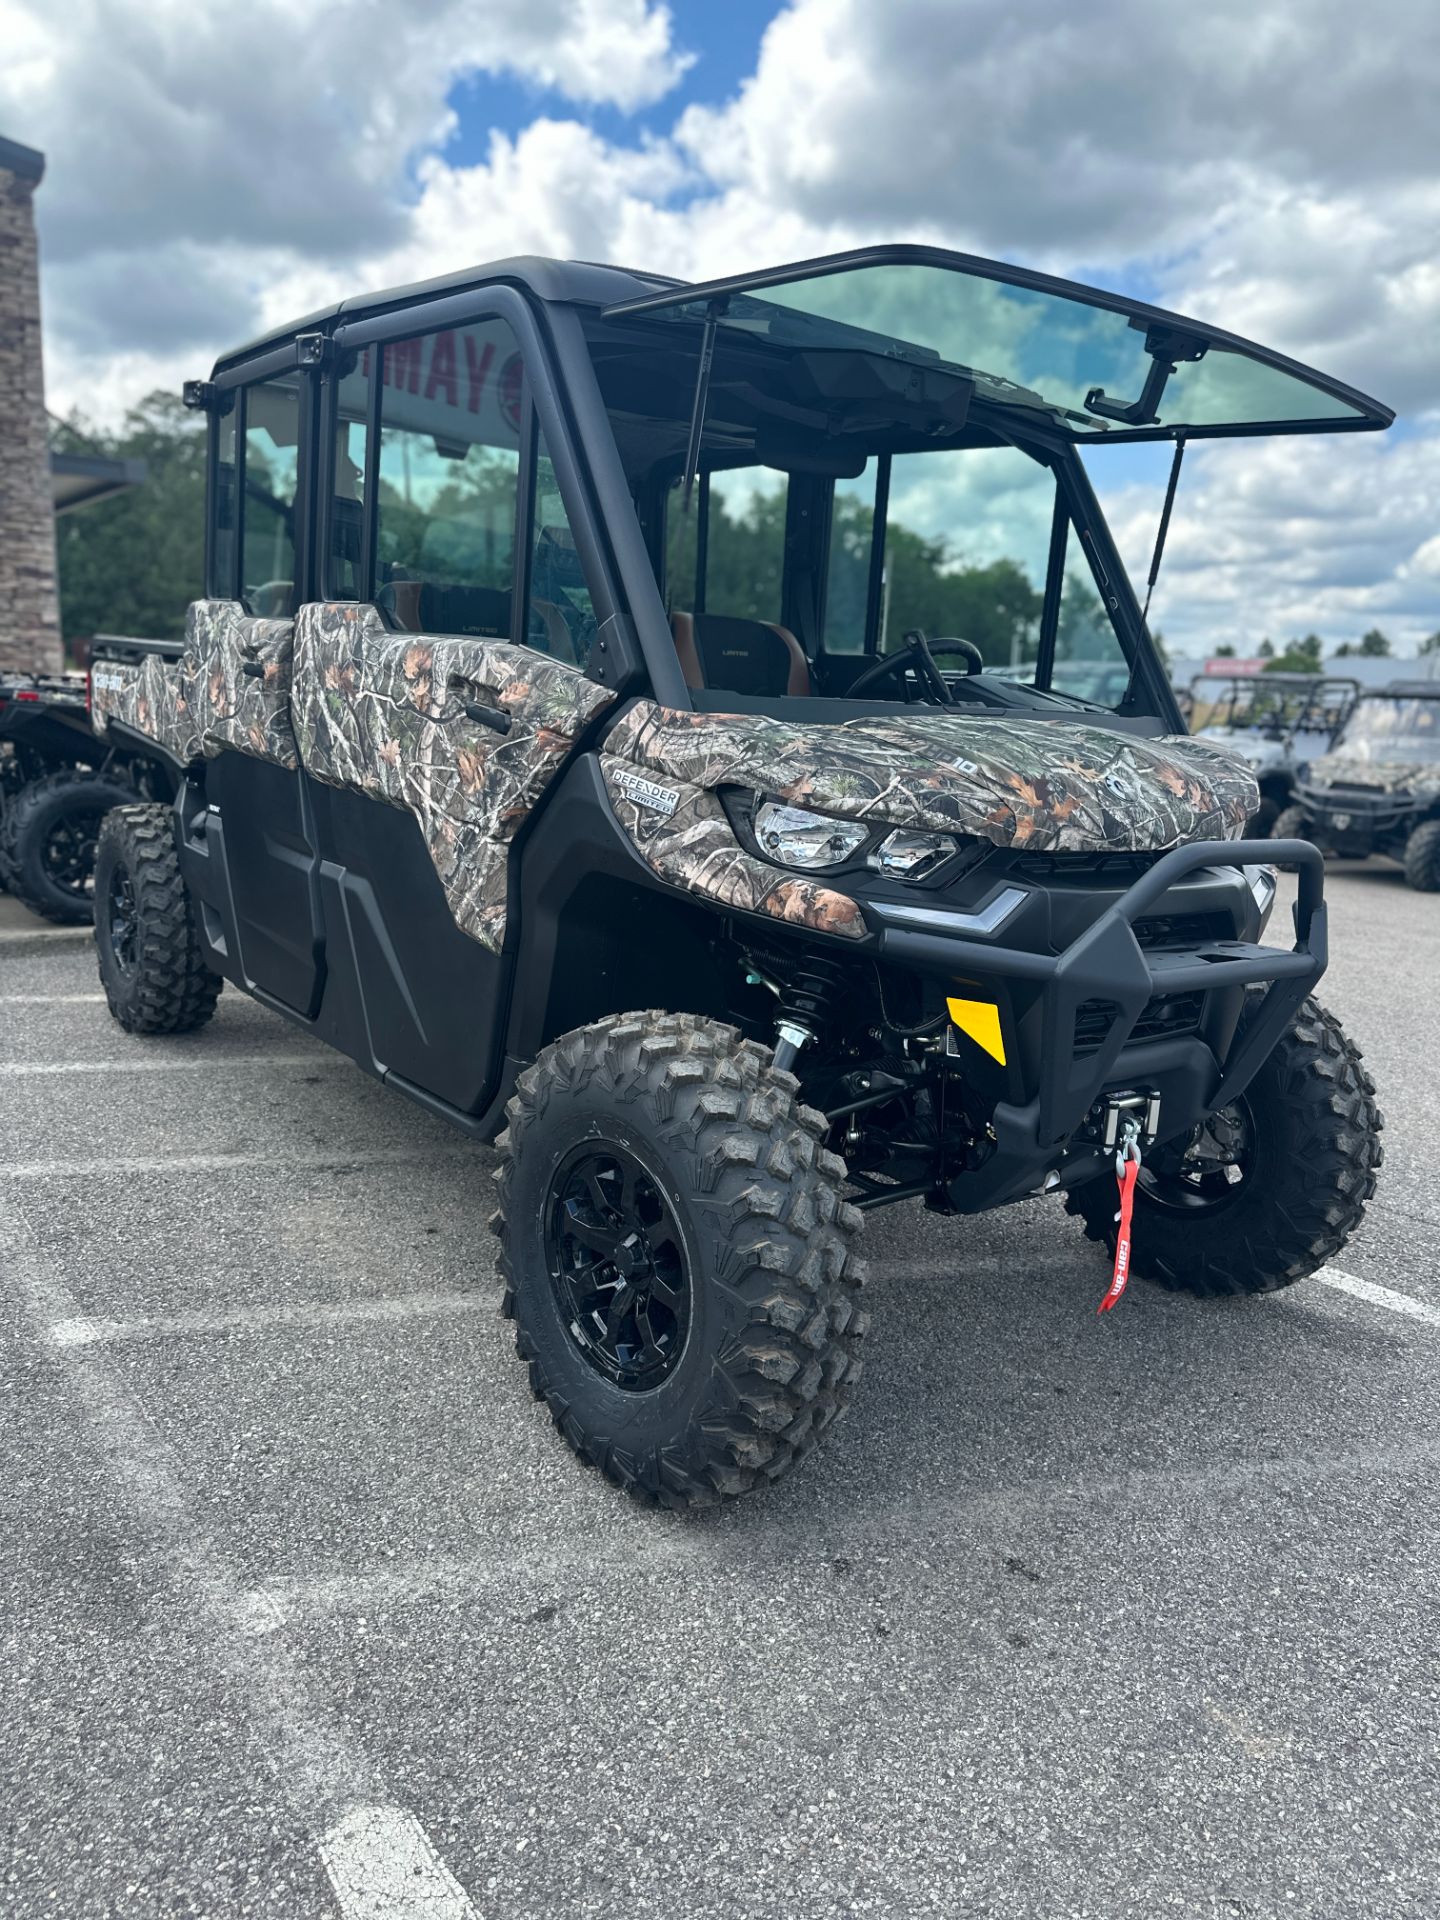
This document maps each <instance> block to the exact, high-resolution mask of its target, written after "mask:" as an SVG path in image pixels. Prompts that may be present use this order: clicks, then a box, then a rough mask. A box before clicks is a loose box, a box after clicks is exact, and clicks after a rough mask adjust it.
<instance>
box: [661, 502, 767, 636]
mask: <svg viewBox="0 0 1440 1920" xmlns="http://www.w3.org/2000/svg"><path fill="white" fill-rule="evenodd" d="M789 484H790V482H789V477H788V475H786V474H783V473H779V472H777V471H776V470H775V469H774V468H773V467H741V468H736V469H734V470H733V471H730V472H720V473H712V474H710V475H708V476H707V477H706V478H705V479H704V480H703V481H702V482H700V483H698V484H697V485H696V487H695V490H694V492H693V493H692V494H691V497H690V507H689V511H688V512H687V511H686V509H685V507H684V504H683V499H682V495H681V491H680V483H679V482H678V481H677V482H676V483H675V485H674V486H673V487H672V488H671V490H670V499H669V504H668V507H667V509H666V519H665V532H666V555H665V582H666V599H667V601H668V603H669V611H670V612H671V613H677V612H678V613H716V614H728V615H729V616H731V617H732V618H733V619H737V620H762V621H775V620H779V618H780V612H781V604H782V600H783V597H784V575H785V503H786V495H787V492H788V489H789Z"/></svg>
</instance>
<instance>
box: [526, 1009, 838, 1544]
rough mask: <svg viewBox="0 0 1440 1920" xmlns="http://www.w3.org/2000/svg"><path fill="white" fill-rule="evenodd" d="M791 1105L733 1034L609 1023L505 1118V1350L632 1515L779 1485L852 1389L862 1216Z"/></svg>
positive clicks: (580, 1037) (616, 1018)
mask: <svg viewBox="0 0 1440 1920" xmlns="http://www.w3.org/2000/svg"><path fill="white" fill-rule="evenodd" d="M796 1091H797V1083H796V1081H795V1079H794V1077H793V1076H792V1075H790V1074H787V1073H776V1072H774V1071H773V1070H772V1068H771V1065H770V1055H769V1053H768V1052H767V1051H766V1050H765V1049H764V1048H762V1047H759V1046H757V1045H756V1044H755V1043H754V1042H753V1041H749V1040H742V1039H741V1037H740V1035H739V1034H738V1033H737V1032H736V1031H735V1029H734V1028H733V1027H727V1026H721V1025H719V1024H718V1023H717V1022H715V1021H713V1020H704V1019H700V1018H698V1017H696V1016H694V1015H691V1014H666V1013H636V1014H617V1015H612V1016H611V1017H609V1018H608V1019H605V1020H600V1021H597V1022H596V1023H595V1025H593V1026H589V1027H582V1028H580V1029H578V1030H577V1031H576V1032H574V1033H569V1034H566V1035H565V1036H564V1037H563V1038H562V1039H560V1040H557V1041H556V1042H554V1044H553V1045H551V1046H549V1047H547V1048H546V1049H545V1050H544V1052H543V1053H542V1054H541V1055H540V1057H539V1059H538V1060H537V1061H536V1062H535V1064H534V1066H532V1067H530V1068H529V1069H528V1070H527V1071H526V1072H525V1073H523V1074H522V1075H521V1076H520V1079H519V1082H518V1083H517V1089H516V1093H515V1097H514V1099H513V1100H512V1101H511V1102H510V1105H509V1108H508V1109H507V1120H508V1125H507V1127H506V1129H505V1131H504V1133H502V1134H501V1136H500V1138H499V1141H498V1142H497V1146H498V1148H499V1152H500V1167H499V1170H498V1173H497V1176H496V1177H497V1179H498V1180H499V1183H500V1201H501V1210H500V1213H499V1214H498V1215H497V1216H496V1221H495V1230H496V1232H497V1233H498V1235H499V1237H500V1256H499V1265H500V1273H501V1277H502V1279H503V1281H504V1286H505V1296H504V1303H503V1309H502V1310H503V1312H504V1313H505V1314H506V1315H507V1316H509V1317H511V1318H513V1319H514V1321H515V1349H516V1352H517V1353H518V1354H519V1355H520V1357H521V1359H522V1360H524V1361H525V1362H526V1364H527V1366H528V1367H529V1371H530V1384H531V1387H532V1389H533V1391H534V1392H535V1394H536V1396H537V1397H538V1398H539V1399H542V1400H544V1401H545V1403H546V1404H547V1406H548V1407H549V1409H550V1413H551V1417H552V1418H553V1420H554V1422H555V1425H556V1426H557V1427H558V1428H559V1429H560V1432H561V1433H562V1434H563V1435H564V1436H565V1438H566V1440H568V1441H569V1443H570V1445H571V1446H572V1447H573V1448H574V1449H575V1451H576V1452H577V1453H578V1454H579V1455H580V1456H581V1457H582V1459H585V1460H587V1461H589V1462H590V1463H591V1464H592V1465H594V1466H595V1467H597V1468H598V1469H599V1470H600V1472H601V1473H603V1474H604V1475H605V1477H606V1478H607V1479H608V1480H611V1481H613V1482H614V1484H615V1485H616V1486H619V1487H622V1488H623V1489H624V1490H625V1491H626V1492H627V1493H628V1494H630V1495H631V1497H632V1498H634V1499H636V1500H638V1501H640V1502H642V1503H643V1504H645V1505H649V1506H662V1507H672V1508H683V1507H693V1506H702V1505H708V1504H710V1503H711V1502H713V1501H715V1500H717V1499H719V1498H724V1497H731V1496H735V1495H738V1494H742V1493H748V1492H749V1491H751V1490H752V1489H753V1488H756V1487H760V1486H763V1485H764V1484H766V1483H767V1482H768V1481H772V1480H777V1479H779V1478H780V1476H781V1475H782V1474H784V1473H787V1472H788V1471H789V1470H790V1468H791V1467H793V1466H794V1465H795V1463H796V1461H798V1460H800V1459H801V1458H803V1456H804V1455H805V1454H806V1453H808V1452H809V1451H810V1449H811V1448H812V1447H813V1446H814V1444H815V1441H816V1440H817V1438H818V1437H819V1435H820V1434H821V1433H822V1432H823V1431H824V1430H825V1428H826V1427H828V1426H829V1425H830V1423H831V1422H832V1421H833V1420H834V1419H835V1418H836V1417H837V1415H839V1414H840V1413H842V1412H843V1411H844V1409H845V1406H846V1404H847V1402H848V1401H849V1399H850V1393H851V1389H852V1387H853V1386H854V1384H855V1381H856V1379H857V1378H858V1376H859V1372H860V1360H859V1353H858V1347H859V1342H860V1338H861V1335H862V1334H863V1332H864V1330H865V1327H866V1325H867V1323H868V1317H869V1316H868V1315H866V1314H865V1313H863V1312H862V1311H861V1309H860V1305H859V1289H860V1284H861V1280H862V1278H863V1269H862V1267H861V1263H860V1261H859V1260H858V1259H857V1258H856V1256H855V1253H854V1252H853V1242H854V1240H855V1237H856V1235H857V1234H858V1232H859V1230H860V1225H861V1218H862V1216H861V1214H860V1212H859V1210H858V1209H857V1208H855V1207H853V1206H850V1205H849V1204H848V1203H847V1202H846V1201H845V1200H844V1198H843V1187H844V1180H845V1166H844V1162H843V1161H842V1160H840V1159H838V1158H837V1157H836V1155H834V1154H832V1153H828V1152H827V1151H826V1150H825V1148H824V1146H823V1145H822V1141H823V1137H824V1133H825V1122H824V1119H823V1117H822V1116H821V1115H820V1114H818V1113H815V1112H813V1111H812V1110H811V1109H810V1108H808V1107H804V1106H801V1104H800V1102H799V1100H798V1099H797V1097H796ZM627 1197H628V1198H629V1200H630V1201H632V1202H633V1204H631V1205H629V1208H628V1210H627ZM607 1246H608V1247H613V1248H615V1249H616V1251H615V1253H614V1255H613V1257H612V1256H611V1255H609V1254H607V1253H606V1252H605V1251H604V1249H605V1248H606V1247H607ZM597 1248H598V1249H599V1251H596V1249H597ZM640 1303H643V1304H640Z"/></svg>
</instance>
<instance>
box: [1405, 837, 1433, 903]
mask: <svg viewBox="0 0 1440 1920" xmlns="http://www.w3.org/2000/svg"><path fill="white" fill-rule="evenodd" d="M1404 867H1405V879H1406V881H1407V883H1408V884H1409V885H1410V886H1412V887H1414V888H1415V889H1416V890H1417V892H1420V893H1440V820H1426V821H1423V822H1422V823H1421V825H1420V826H1418V827H1416V829H1415V831H1414V832H1413V833H1412V834H1411V836H1410V838H1409V839H1408V840H1407V841H1406V842H1405V860H1404Z"/></svg>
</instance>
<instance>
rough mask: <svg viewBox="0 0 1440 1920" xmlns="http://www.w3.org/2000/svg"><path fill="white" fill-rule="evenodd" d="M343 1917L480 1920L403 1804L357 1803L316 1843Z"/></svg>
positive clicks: (351, 1919)
mask: <svg viewBox="0 0 1440 1920" xmlns="http://www.w3.org/2000/svg"><path fill="white" fill-rule="evenodd" d="M320 1858H321V1860H322V1861H323V1862H324V1863H325V1871H326V1873H327V1874H329V1876H330V1884H331V1886H332V1887H333V1888H334V1889H335V1898H336V1900H337V1901H338V1902H339V1905H340V1911H341V1912H342V1913H343V1914H344V1915H345V1920H479V1910H478V1908H476V1907H475V1906H473V1905H472V1904H471V1901H470V1899H469V1897H468V1895H467V1894H466V1892H465V1889H464V1888H463V1887H462V1886H461V1885H460V1882H459V1881H458V1880H457V1879H456V1878H455V1876H454V1874H453V1873H451V1871H450V1869H449V1868H448V1867H447V1866H446V1864H445V1862H444V1861H443V1860H442V1859H441V1858H440V1856H439V1854H438V1853H437V1852H436V1851H435V1847H434V1844H433V1843H432V1841H431V1839H430V1836H429V1834H428V1833H426V1831H425V1829H424V1828H423V1827H422V1826H421V1824H420V1822H419V1821H418V1820H417V1819H416V1818H415V1816H414V1814H413V1813H406V1811H405V1809H404V1808H403V1807H356V1808H354V1809H353V1811H352V1812H350V1813H348V1814H346V1816H345V1818H344V1819H343V1820H340V1821H338V1822H337V1823H336V1824H335V1825H334V1826H333V1827H331V1829H330V1831H329V1832H328V1833H327V1834H326V1835H325V1837H324V1839H323V1840H322V1841H321V1842H320Z"/></svg>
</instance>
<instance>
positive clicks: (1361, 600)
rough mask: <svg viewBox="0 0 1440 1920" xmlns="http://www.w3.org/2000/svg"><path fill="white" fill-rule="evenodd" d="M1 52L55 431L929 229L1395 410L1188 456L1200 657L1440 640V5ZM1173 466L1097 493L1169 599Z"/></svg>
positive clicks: (450, 17)
mask: <svg viewBox="0 0 1440 1920" xmlns="http://www.w3.org/2000/svg"><path fill="white" fill-rule="evenodd" d="M0 48H3V50H4V57H3V62H0V133H4V134H6V135H8V136H9V137H10V138H12V139H17V140H21V141H25V142H27V143H29V144H31V145H34V146H39V147H42V148H44V149H45V151H46V152H47V154H48V155H49V163H50V164H49V171H48V173H47V176H46V180H45V183H44V186H43V187H42V189H41V195H40V198H39V201H38V203H37V205H38V209H39V219H40V227H41V242H42V248H43V254H44V300H45V321H46V343H47V356H48V359H47V367H48V382H49V394H50V404H51V406H52V408H54V409H55V410H57V411H64V410H66V409H68V408H69V407H71V406H73V405H79V406H80V407H81V408H83V409H84V410H85V411H87V412H88V413H90V414H91V415H92V416H96V417H103V418H113V417H114V416H115V415H116V414H118V413H119V412H121V411H123V409H124V407H125V406H126V405H127V404H128V403H129V402H131V401H132V400H134V399H136V398H137V397H139V396H140V395H141V394H143V393H144V392H146V391H147V390H149V389H150V388H152V387H154V386H158V385H163V386H167V387H172V388H173V387H175V386H177V385H178V383H179V381H180V379H181V378H182V377H184V376H185V375H191V374H196V373H200V372H203V371H204V370H205V369H206V368H207V367H208V364H209V362H210V360H211V359H212V358H213V357H214V355H215V354H216V353H217V352H218V351H219V350H220V349H221V348H223V347H225V346H226V345H229V344H233V343H234V342H236V341H239V340H242V339H244V338H246V337H248V336H249V335H250V334H252V333H253V332H255V331H256V330H257V328H258V327H259V326H261V325H262V324H263V323H268V322H272V321H281V320H284V319H286V318H287V317H291V316H293V315H296V314H300V313H303V312H305V311H307V310H308V309H310V308H312V307H314V306H315V305H317V304H319V303H320V302H322V301H324V300H328V299H330V298H332V297H335V296H337V295H339V294H342V293H350V292H356V291H359V290H362V289H364V288H368V287H375V286H383V285H387V284H393V283H395V282H400V281H406V280H411V279H416V278H421V277H424V276H426V275H429V274H432V273H439V272H446V271H450V270H452V269H454V268H456V267H458V266H462V265H464V264H467V263H470V262H475V261H483V260H485V259H488V258H493V257H495V256H498V255H503V254H506V253H514V252H540V253H555V254H561V255H570V256H575V257H579V258H583V259H605V260H614V261H618V262H619V263H621V264H624V265H633V266H645V267H654V268H658V269H661V270H663V271H666V272H670V273H676V274H681V275H695V276H705V275H711V274H716V273H723V272H727V271H731V270H734V269H737V268H741V267H746V266H753V265H763V264H769V263H772V262H775V261H778V260H784V259H786V258H794V257H798V256H802V255H805V254H812V253H818V252H821V251H825V250H827V249H830V248H834V247H840V246H848V245H853V244H855V243H857V242H860V241H866V240H873V239H882V238H886V239H923V240H932V241H938V242H940V243H943V244H948V245H952V246H957V247H962V248H966V249H969V250H971V251H974V252H979V253H987V254H993V255H998V256H1000V257H1003V258H1007V259H1012V260H1021V261H1026V262H1029V263H1031V264H1034V265H1037V266H1041V267H1045V268H1049V269H1051V270H1054V271H1058V272H1062V273H1066V274H1071V275H1074V276H1076V277H1079V278H1083V279H1092V280H1095V281H1097V282H1099V283H1101V284H1104V285H1109V286H1115V287H1120V288H1122V289H1126V290H1133V291H1135V292H1138V293H1141V294H1143V295H1144V296H1145V297H1147V298H1150V299H1153V300H1156V301H1158V302H1159V303H1160V304H1162V305H1165V306H1173V307H1175V308H1178V309H1179V310H1180V311H1181V312H1190V313H1193V314H1195V315H1197V316H1199V317H1202V318H1207V319H1212V320H1215V321H1217V322H1219V323H1221V324H1223V325H1225V326H1228V327H1230V328H1232V329H1234V330H1235V331H1238V332H1240V333H1244V334H1251V335H1254V336H1256V337H1258V338H1260V339H1262V340H1265V341H1266V342H1268V343H1271V344H1273V345H1275V346H1278V347H1280V348H1282V349H1283V350H1285V351H1286V352H1288V353H1290V354H1292V355H1295V356H1296V357H1298V358H1300V359H1303V360H1310V361H1313V362H1314V363H1316V364H1317V365H1319V366H1321V367H1323V368H1325V369H1326V370H1327V371H1331V372H1334V373H1337V374H1339V375H1341V376H1343V377H1344V378H1346V379H1348V380H1350V381H1351V382H1352V383H1353V384H1355V385H1356V386H1359V387H1360V388H1362V389H1363V390H1365V391H1367V392H1370V393H1374V394H1376V395H1377V396H1378V397H1379V398H1381V399H1382V400H1385V401H1387V402H1388V403H1389V404H1391V405H1393V406H1395V407H1396V408H1397V409H1398V410H1399V413H1400V420H1399V423H1398V424H1397V426H1396V427H1395V428H1394V429H1392V430H1391V432H1390V433H1388V434H1386V435H1384V436H1379V435H1366V436H1361V435H1357V436H1353V437H1348V438H1347V437H1344V436H1341V437H1336V438H1334V439H1330V438H1317V439H1310V440H1305V439H1300V440H1294V441H1289V442H1287V441H1270V442H1254V443H1245V442H1236V443H1234V444H1231V445H1221V446H1218V447H1212V448H1206V449H1200V448H1197V449H1196V450H1195V452H1194V453H1193V454H1192V455H1191V457H1190V459H1189V460H1188V461H1187V470H1188V478H1187V484H1186V485H1185V487H1184V488H1183V491H1182V496H1181V509H1180V510H1179V512H1178V513H1177V518H1176V522H1175V525H1174V528H1173V531H1172V535H1171V543H1170V549H1169V553H1168V555H1167V560H1166V573H1165V577H1164V580H1163V582H1162V586H1161V589H1160V592H1159V594H1158V596H1157V600H1156V619H1157V624H1158V625H1160V626H1162V627H1163V628H1164V629H1165V631H1166V632H1167V634H1168V635H1170V637H1171V638H1172V640H1176V641H1179V642H1181V643H1183V644H1188V645H1191V646H1194V647H1198V648H1201V649H1205V648H1208V647H1209V646H1211V645H1213V644H1217V643H1218V642H1220V641H1222V640H1228V641H1230V642H1232V643H1233V644H1236V645H1237V646H1238V647H1239V649H1240V650H1241V651H1242V652H1243V651H1246V650H1247V649H1248V648H1249V646H1250V645H1251V644H1252V643H1253V642H1254V641H1255V640H1257V639H1258V638H1259V637H1260V636H1261V635H1265V634H1269V635H1272V636H1273V637H1275V638H1276V639H1277V640H1279V639H1283V638H1284V637H1286V636H1288V635H1291V634H1295V633H1300V632H1304V631H1306V630H1308V629H1311V628H1314V629H1316V630H1318V631H1319V632H1321V633H1323V634H1324V635H1326V636H1327V638H1328V639H1330V640H1332V641H1339V640H1343V639H1347V638H1355V637H1357V636H1358V635H1359V634H1360V633H1361V632H1362V631H1363V630H1364V629H1365V628H1367V627H1369V626H1372V625H1379V626H1381V627H1383V628H1384V629H1385V630H1386V631H1387V632H1388V633H1390V635H1391V636H1392V638H1393V639H1394V640H1395V641H1396V642H1397V645H1399V646H1400V647H1402V648H1403V649H1405V650H1409V649H1410V648H1412V647H1413V646H1414V644H1415V642H1416V640H1417V639H1418V638H1419V637H1420V636H1422V635H1424V634H1427V633H1430V632H1432V631H1434V630H1435V629H1436V628H1437V627H1440V113H1437V105H1436V103H1437V101H1440V7H1437V6H1435V5H1434V4H1433V0H1371V3H1370V4H1369V5H1368V6H1366V7H1365V8H1363V9H1360V10H1357V9H1356V8H1355V7H1354V6H1353V4H1351V3H1350V0H1343V3H1342V0H1288V3H1286V0H1281V3H1277V0H1207V4H1206V6H1205V7H1203V8H1187V9H1174V8H1168V7H1163V6H1157V5H1156V4H1155V0H1092V3H1091V4H1090V5H1088V6H1085V7H1076V6H1075V5H1074V4H1073V0H1026V3H1025V4H1024V5H1020V6H1017V5H1015V4H1014V3H1013V0H788V4H782V3H781V0H680V3H679V4H675V5H672V6H670V7H668V8H667V7H665V6H662V5H658V4H654V0H408V3H407V0H347V4H344V5H339V6H337V5H335V4H333V3H328V4H322V3H321V0H283V4H281V0H249V4H247V5H245V6H243V7H237V6H235V5H233V4H231V3H230V0H226V3H225V4H223V5H221V4H217V0H183V3H182V0H66V4H65V5H64V6H63V7H61V6H57V5H56V4H55V3H54V0H0ZM1164 458H1165V456H1164V454H1163V453H1162V454H1159V455H1157V456H1156V458H1155V459H1154V460H1151V461H1142V460H1139V459H1137V458H1135V457H1134V456H1126V457H1125V463H1124V465H1123V467H1122V466H1120V465H1118V464H1114V465H1112V466H1111V467H1110V468H1109V469H1108V470H1107V467H1106V464H1105V460H1104V456H1103V455H1100V456H1096V457H1095V459H1094V461H1093V464H1092V469H1091V470H1092V474H1093V477H1094V478H1095V481H1096V484H1097V485H1098V486H1099V487H1100V489H1101V491H1102V494H1103V495H1104V497H1105V498H1106V501H1107V504H1108V506H1109V508H1110V511H1111V514H1112V518H1113V519H1114V521H1115V523H1116V526H1117V530H1118V531H1119V532H1120V534H1121V538H1122V541H1123V543H1124V544H1125V545H1126V548H1127V551H1128V552H1129V554H1130V555H1131V558H1132V562H1134V563H1135V564H1137V566H1138V567H1139V568H1140V569H1141V570H1143V567H1144V565H1145V562H1146V560H1147V559H1148V548H1149V542H1150V538H1151V535H1152V532H1153V526H1154V517H1155V512H1156V509H1157V507H1158V500H1159V489H1160V485H1161V482H1162V480H1163V462H1164ZM1114 459H1115V456H1113V455H1112V462H1113V461H1114Z"/></svg>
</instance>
